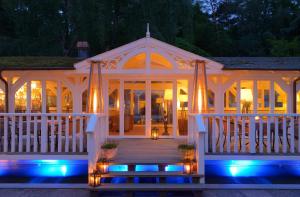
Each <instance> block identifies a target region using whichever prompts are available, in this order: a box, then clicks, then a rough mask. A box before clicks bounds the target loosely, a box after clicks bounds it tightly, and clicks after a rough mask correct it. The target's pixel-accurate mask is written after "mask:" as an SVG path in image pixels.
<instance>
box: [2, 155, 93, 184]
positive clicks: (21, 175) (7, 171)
mask: <svg viewBox="0 0 300 197" xmlns="http://www.w3.org/2000/svg"><path fill="white" fill-rule="evenodd" d="M87 172H88V162H87V161H86V160H1V161H0V183H87V180H88V177H87Z"/></svg>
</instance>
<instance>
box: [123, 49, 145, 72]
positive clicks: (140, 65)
mask: <svg viewBox="0 0 300 197" xmlns="http://www.w3.org/2000/svg"><path fill="white" fill-rule="evenodd" d="M123 68H124V69H144V68H146V53H140V54H138V55H136V56H134V57H132V58H130V59H129V60H128V61H127V62H126V63H125V64H124V67H123Z"/></svg>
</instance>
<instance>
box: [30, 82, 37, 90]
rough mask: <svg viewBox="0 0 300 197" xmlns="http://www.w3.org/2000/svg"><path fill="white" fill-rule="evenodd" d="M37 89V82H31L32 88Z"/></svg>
mask: <svg viewBox="0 0 300 197" xmlns="http://www.w3.org/2000/svg"><path fill="white" fill-rule="evenodd" d="M36 87H37V84H36V82H35V81H32V82H31V88H32V89H36Z"/></svg>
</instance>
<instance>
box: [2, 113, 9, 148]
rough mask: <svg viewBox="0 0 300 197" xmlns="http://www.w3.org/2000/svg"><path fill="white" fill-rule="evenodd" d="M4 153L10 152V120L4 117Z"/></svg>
mask: <svg viewBox="0 0 300 197" xmlns="http://www.w3.org/2000/svg"><path fill="white" fill-rule="evenodd" d="M3 150H4V152H5V153H7V152H8V120H7V116H6V115H5V116H4V148H3Z"/></svg>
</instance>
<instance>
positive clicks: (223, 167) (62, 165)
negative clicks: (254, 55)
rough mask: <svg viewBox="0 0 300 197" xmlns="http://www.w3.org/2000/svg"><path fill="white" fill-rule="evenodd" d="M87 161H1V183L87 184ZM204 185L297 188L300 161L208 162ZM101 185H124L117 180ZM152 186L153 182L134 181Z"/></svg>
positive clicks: (177, 168) (179, 179)
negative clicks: (273, 185) (261, 185)
mask: <svg viewBox="0 0 300 197" xmlns="http://www.w3.org/2000/svg"><path fill="white" fill-rule="evenodd" d="M158 170H159V168H158V165H136V166H135V171H139V172H141V171H147V172H153V171H154V172H155V171H158ZM164 170H165V171H169V172H171V171H173V172H176V171H179V172H180V171H181V172H182V170H183V167H182V166H181V165H167V166H166V167H165V169H164ZM109 171H111V172H120V171H123V172H124V171H125V172H126V171H128V166H127V165H112V166H110V167H109ZM87 172H88V162H87V161H86V160H9V161H8V160H0V183H87V180H88V174H87ZM205 173H206V183H207V184H300V161H262V160H208V161H206V162H205ZM104 182H110V183H124V182H126V179H124V178H123V177H117V178H113V179H106V180H105V181H104ZM134 182H135V183H152V182H153V183H155V182H157V179H156V178H149V179H139V178H136V179H135V180H134ZM166 182H167V183H178V184H181V183H190V182H191V179H188V178H186V177H185V178H183V177H171V178H167V180H166Z"/></svg>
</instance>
